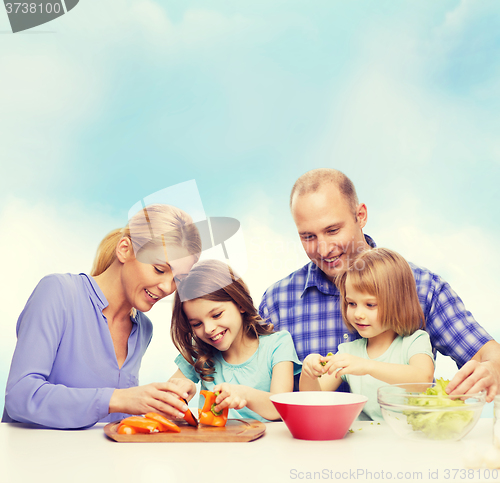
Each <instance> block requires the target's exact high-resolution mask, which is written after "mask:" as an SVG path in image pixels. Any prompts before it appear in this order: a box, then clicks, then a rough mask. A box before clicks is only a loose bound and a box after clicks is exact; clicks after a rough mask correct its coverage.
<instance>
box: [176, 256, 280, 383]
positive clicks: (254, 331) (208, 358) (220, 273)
mask: <svg viewBox="0 0 500 483" xmlns="http://www.w3.org/2000/svg"><path fill="white" fill-rule="evenodd" d="M228 282H229V283H228ZM195 299H204V300H212V301H214V302H233V303H234V304H235V305H236V306H237V307H238V308H241V310H243V311H244V312H243V314H242V317H243V330H244V334H245V335H246V336H249V337H251V338H255V339H256V338H257V337H258V336H259V335H269V334H272V333H273V332H274V331H273V325H272V324H268V323H266V322H265V321H264V320H263V319H262V318H261V317H260V315H259V313H258V311H257V309H256V308H255V306H254V304H253V300H252V297H251V295H250V291H249V290H248V287H247V286H246V284H245V282H243V280H242V279H241V278H239V277H238V276H237V275H236V274H235V273H234V271H233V270H232V269H231V267H229V266H228V265H227V264H226V263H223V262H219V261H218V260H204V261H201V262H198V263H197V264H196V265H195V266H194V267H193V268H192V269H191V271H190V272H189V274H188V276H187V277H186V278H185V279H184V280H183V281H182V282H181V283H180V284H179V287H178V289H177V292H176V294H175V301H174V308H173V312H172V325H171V327H170V335H171V336H172V341H173V343H174V345H175V347H176V348H177V350H178V351H179V352H180V353H181V354H182V356H183V357H184V359H186V361H187V362H189V363H190V364H191V365H192V366H193V367H194V369H195V371H196V372H197V373H198V374H199V376H200V378H201V379H203V380H204V381H212V380H213V377H212V376H211V374H213V373H214V371H215V369H214V363H213V356H214V354H215V350H216V349H215V348H214V347H212V346H211V345H210V344H207V343H205V342H203V341H202V340H200V339H199V338H198V337H197V336H196V334H195V333H194V331H193V328H192V327H191V324H190V323H189V321H188V320H187V317H186V314H185V313H184V310H183V302H185V301H187V300H195Z"/></svg>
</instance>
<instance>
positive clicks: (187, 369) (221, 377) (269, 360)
mask: <svg viewBox="0 0 500 483" xmlns="http://www.w3.org/2000/svg"><path fill="white" fill-rule="evenodd" d="M283 361H291V362H293V373H294V375H295V374H299V373H300V371H301V362H300V361H299V358H298V357H297V353H296V352H295V347H294V345H293V340H292V336H291V335H290V333H289V332H288V331H286V330H282V331H279V332H274V333H272V334H270V335H261V336H259V347H258V348H257V350H256V351H255V352H254V353H253V355H252V356H251V357H250V358H248V359H247V360H246V361H245V362H243V363H242V364H229V363H228V362H226V361H225V360H224V357H223V356H222V353H221V352H219V351H216V353H215V356H214V359H213V362H214V369H215V372H214V373H213V374H211V376H213V378H214V380H213V381H203V380H201V379H200V377H199V374H198V373H197V372H196V371H195V369H194V367H193V366H192V365H191V364H189V363H188V362H187V361H186V360H185V359H184V357H183V356H182V355H181V354H179V355H178V356H177V357H176V359H175V363H176V364H177V366H178V367H179V369H180V370H181V372H182V373H183V374H184V375H185V376H186V377H187V378H188V379H190V380H191V381H193V382H194V383H198V382H200V381H201V389H202V390H207V391H213V388H214V387H215V386H216V385H217V384H222V383H223V382H226V383H228V384H241V385H244V386H249V387H253V388H254V389H258V390H260V391H266V392H269V391H270V389H271V379H272V375H273V367H274V366H275V365H276V364H278V363H279V362H283ZM200 407H201V404H200ZM229 417H230V418H250V419H257V420H258V421H263V422H267V421H268V420H267V419H264V418H263V417H262V416H259V415H258V414H257V413H256V412H254V411H252V410H251V409H249V408H247V407H244V408H243V409H239V410H235V409H231V410H230V413H229Z"/></svg>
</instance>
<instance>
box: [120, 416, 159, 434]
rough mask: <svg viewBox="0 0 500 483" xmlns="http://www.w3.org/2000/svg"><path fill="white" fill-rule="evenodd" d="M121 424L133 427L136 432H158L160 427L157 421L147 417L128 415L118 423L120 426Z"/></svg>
mask: <svg viewBox="0 0 500 483" xmlns="http://www.w3.org/2000/svg"><path fill="white" fill-rule="evenodd" d="M122 425H124V426H129V427H131V428H133V429H135V431H136V433H158V432H159V431H160V428H161V426H160V423H159V422H158V421H153V420H152V419H147V418H144V417H142V416H130V417H128V418H125V419H123V420H122V421H121V423H120V426H122ZM120 426H119V427H118V430H119V429H120Z"/></svg>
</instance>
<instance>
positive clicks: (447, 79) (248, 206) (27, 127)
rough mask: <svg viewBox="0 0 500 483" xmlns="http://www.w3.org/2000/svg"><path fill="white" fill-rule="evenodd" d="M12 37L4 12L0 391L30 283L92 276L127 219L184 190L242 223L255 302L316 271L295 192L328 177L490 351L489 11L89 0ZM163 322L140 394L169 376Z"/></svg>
mask: <svg viewBox="0 0 500 483" xmlns="http://www.w3.org/2000/svg"><path fill="white" fill-rule="evenodd" d="M9 32H10V27H9V23H8V19H7V15H6V14H5V13H4V12H2V11H0V62H1V66H2V68H1V69H2V70H1V72H2V73H1V76H0V106H1V107H0V153H1V156H0V173H1V180H2V190H1V191H0V230H1V233H2V237H1V240H0V247H1V248H3V253H4V254H5V255H6V263H5V264H4V267H3V270H2V272H3V273H2V274H3V277H2V279H3V282H2V285H3V288H4V290H2V291H1V294H2V295H1V302H2V307H3V308H4V317H2V321H1V322H0V323H1V324H2V329H3V330H2V333H3V334H4V335H3V338H2V340H1V344H0V347H1V348H2V351H1V356H0V383H2V384H1V385H2V387H3V386H4V382H3V381H4V380H5V376H6V373H7V371H8V364H9V361H10V356H11V354H12V350H13V348H14V344H15V335H14V327H15V321H16V319H17V316H18V314H19V312H20V311H21V310H22V307H23V305H24V303H25V301H26V299H27V297H28V296H29V294H30V293H31V291H32V289H33V287H34V286H35V284H36V283H37V281H38V280H39V279H40V278H41V277H42V276H43V275H44V274H46V273H50V272H65V271H69V272H79V271H87V270H88V269H89V267H90V265H91V262H92V258H93V255H94V252H95V248H96V246H97V243H98V242H99V240H100V239H101V238H102V236H103V235H104V234H105V233H106V232H107V231H109V230H111V229H112V228H115V227H117V226H122V225H124V224H125V223H126V221H127V214H128V210H129V209H130V208H131V207H132V206H133V205H134V204H135V203H137V202H138V201H139V200H140V199H142V198H144V197H146V196H148V195H149V194H151V193H154V192H156V191H158V190H161V189H163V188H165V187H168V186H171V185H174V184H177V183H180V182H183V181H187V180H191V179H195V180H196V183H197V186H198V190H199V192H200V196H201V199H202V201H203V206H204V208H205V211H206V213H207V214H208V215H209V216H232V217H234V218H237V219H239V220H240V221H241V223H242V230H243V234H244V237H245V243H246V246H247V251H248V258H249V268H248V273H247V274H246V275H245V276H244V278H245V279H247V281H248V283H249V285H250V288H251V290H252V293H253V295H254V298H255V300H256V303H258V301H259V299H260V296H261V294H262V292H263V290H265V288H266V287H267V286H268V285H270V284H271V283H273V282H274V281H276V280H278V279H279V278H282V277H283V276H285V275H287V274H288V273H289V272H291V271H292V270H294V269H295V268H297V267H299V266H300V265H302V264H303V263H305V262H306V261H307V260H306V258H305V255H304V254H303V253H302V251H301V250H302V249H301V248H300V246H298V240H297V237H296V234H295V231H294V225H293V221H292V219H291V217H290V214H289V210H288V196H289V192H290V189H291V186H292V185H293V183H294V181H295V180H296V178H297V177H298V176H300V175H301V174H302V173H303V172H305V171H307V170H309V169H313V168H317V167H335V168H338V169H340V170H342V171H344V172H345V173H346V174H347V175H349V176H350V177H351V178H352V179H353V181H354V183H355V184H356V187H357V190H358V195H359V197H360V200H361V201H363V202H365V203H366V204H367V206H368V213H369V222H368V225H367V227H366V233H368V234H370V235H372V236H373V237H374V238H375V239H376V241H377V242H378V244H379V245H380V246H387V247H390V248H393V249H396V250H398V251H400V252H401V253H402V254H403V255H404V256H406V257H407V258H408V259H410V260H411V261H413V262H415V263H418V264H421V265H424V266H427V267H428V268H431V269H433V270H435V271H436V272H438V273H439V274H441V275H443V276H444V277H445V278H446V279H447V280H448V281H450V283H451V284H452V286H453V287H454V288H455V289H456V290H457V292H458V293H459V294H460V295H461V296H462V297H463V299H464V301H465V302H466V305H467V307H468V308H469V309H470V310H471V311H472V312H473V314H474V315H475V316H476V318H477V319H478V320H479V321H480V322H481V323H482V325H484V326H485V327H486V328H487V329H488V330H489V331H490V332H491V333H492V335H495V333H496V336H497V337H500V330H498V329H497V328H496V320H495V315H496V314H495V312H496V311H495V309H494V305H493V300H495V297H496V296H497V294H498V290H499V289H500V286H499V282H498V281H497V278H498V277H497V276H496V273H498V268H500V267H499V265H500V264H499V261H498V255H497V253H498V250H497V249H496V246H495V245H496V239H497V237H498V235H499V223H498V220H497V217H496V212H495V211H496V210H495V208H496V205H497V202H498V188H497V183H498V179H499V175H500V138H499V137H498V133H499V132H500V121H499V116H498V112H500V105H499V104H500V82H499V81H500V61H499V60H498V59H499V58H500V56H499V53H500V10H499V9H498V6H497V2H496V1H495V0H489V1H482V2H477V1H472V0H462V1H458V0H455V1H451V0H448V1H440V2H434V1H430V0H429V1H421V2H393V1H378V2H372V1H368V0H364V1H356V2H345V1H332V0H329V1H326V0H324V1H315V2H310V1H308V2H306V1H303V0H295V1H286V2H285V1H282V0H275V1H272V2H269V1H266V2H264V1H241V0H236V1H231V2H227V1H222V0H220V1H213V0H206V1H203V2H201V1H196V2H194V1H189V2H187V1H179V0H176V1H175V2H174V1H172V0H168V1H167V0H164V1H160V0H157V1H153V0H108V1H106V2H92V1H90V0H80V3H79V4H78V5H77V7H75V8H74V9H73V10H72V11H71V12H69V13H68V14H67V15H64V16H62V17H60V18H59V19H57V20H56V21H53V22H51V23H48V24H45V25H42V26H40V27H37V28H35V29H33V30H31V31H26V32H24V33H17V34H12V33H9ZM167 305H168V304H166V305H165V308H164V309H158V315H155V314H154V313H153V311H152V312H151V317H152V320H153V323H155V321H156V323H155V331H156V336H155V337H156V338H155V344H157V345H155V346H152V347H151V351H150V353H151V355H148V356H147V357H149V358H148V359H146V360H145V362H144V366H143V369H144V370H143V381H144V382H150V381H151V380H153V379H155V378H166V377H168V376H169V371H170V370H171V369H172V366H171V362H170V361H171V359H172V350H171V349H168V350H165V344H168V333H167V331H165V327H167V326H168V321H165V320H164V319H165V318H166V317H168V307H167ZM155 310H156V308H155ZM161 310H163V311H164V314H163V312H161ZM167 328H168V327H167ZM158 334H159V335H158ZM443 370H444V369H443ZM2 399H3V398H2Z"/></svg>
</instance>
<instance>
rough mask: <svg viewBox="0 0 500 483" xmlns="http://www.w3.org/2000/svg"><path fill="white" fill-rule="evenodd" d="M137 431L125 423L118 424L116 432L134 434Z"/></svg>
mask: <svg viewBox="0 0 500 483" xmlns="http://www.w3.org/2000/svg"><path fill="white" fill-rule="evenodd" d="M136 433H137V431H136V430H135V429H134V428H133V427H132V426H127V425H126V424H120V426H118V434H136Z"/></svg>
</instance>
